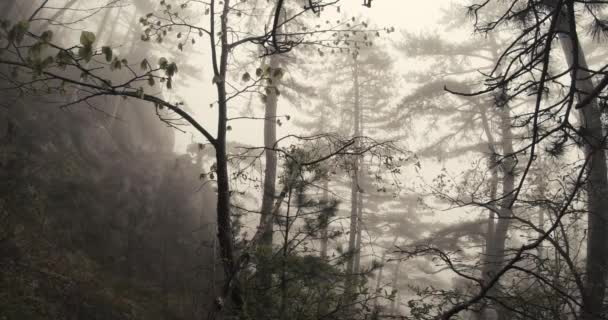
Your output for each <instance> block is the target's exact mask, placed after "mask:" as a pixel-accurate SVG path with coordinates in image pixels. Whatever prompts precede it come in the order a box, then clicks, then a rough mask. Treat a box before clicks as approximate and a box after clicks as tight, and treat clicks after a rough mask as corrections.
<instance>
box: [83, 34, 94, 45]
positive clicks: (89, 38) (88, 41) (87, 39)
mask: <svg viewBox="0 0 608 320" xmlns="http://www.w3.org/2000/svg"><path fill="white" fill-rule="evenodd" d="M94 42H95V34H94V33H93V32H90V31H83V32H82V33H81V34H80V44H82V45H83V46H85V47H87V46H88V47H90V46H92V45H93V43H94Z"/></svg>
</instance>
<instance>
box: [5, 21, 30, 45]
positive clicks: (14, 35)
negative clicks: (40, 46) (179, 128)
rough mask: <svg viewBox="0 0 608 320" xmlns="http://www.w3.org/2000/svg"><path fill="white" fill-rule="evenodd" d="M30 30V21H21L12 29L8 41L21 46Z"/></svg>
mask: <svg viewBox="0 0 608 320" xmlns="http://www.w3.org/2000/svg"><path fill="white" fill-rule="evenodd" d="M29 28H30V23H29V22H28V21H20V22H18V23H17V24H15V25H14V26H13V28H11V30H10V31H9V33H8V40H9V41H10V42H15V43H17V44H20V43H21V41H23V38H25V34H26V33H27V31H28V30H29Z"/></svg>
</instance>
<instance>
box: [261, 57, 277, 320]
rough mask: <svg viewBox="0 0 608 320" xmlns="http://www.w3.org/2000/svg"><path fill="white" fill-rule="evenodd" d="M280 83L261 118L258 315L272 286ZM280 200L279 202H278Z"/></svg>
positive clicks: (270, 90) (271, 87)
mask: <svg viewBox="0 0 608 320" xmlns="http://www.w3.org/2000/svg"><path fill="white" fill-rule="evenodd" d="M269 65H270V68H271V72H270V74H271V75H272V73H273V72H272V70H274V69H276V68H278V67H279V57H278V56H277V55H272V56H271V57H270V63H269ZM279 84H280V79H279V77H276V78H273V79H272V83H270V84H268V85H267V87H266V88H267V90H266V112H265V119H264V147H265V148H266V150H265V157H266V169H265V171H264V191H263V196H262V209H261V215H260V223H259V226H258V228H260V229H261V230H259V232H261V237H260V241H259V243H258V245H259V247H260V248H261V249H262V251H261V252H262V254H261V255H260V256H259V261H258V272H257V274H256V276H257V282H258V283H257V286H258V289H259V290H260V292H261V293H260V295H261V296H260V297H261V300H262V301H261V304H262V306H261V308H260V311H261V312H267V311H268V310H270V308H271V307H272V299H271V298H272V292H270V291H269V290H268V289H269V288H271V287H272V271H271V269H270V268H269V267H268V266H269V265H270V263H271V261H270V260H271V259H272V256H273V253H272V242H273V241H272V240H273V239H272V238H273V227H274V220H275V219H274V218H275V217H274V214H273V211H274V210H273V209H274V202H275V199H276V198H277V197H276V179H277V154H276V152H275V151H274V150H273V149H274V148H276V143H277V101H278V94H277V89H278V87H279ZM280 201H282V200H280Z"/></svg>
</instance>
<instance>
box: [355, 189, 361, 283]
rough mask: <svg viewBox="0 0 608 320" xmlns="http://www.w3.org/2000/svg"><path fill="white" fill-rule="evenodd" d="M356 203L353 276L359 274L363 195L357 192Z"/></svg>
mask: <svg viewBox="0 0 608 320" xmlns="http://www.w3.org/2000/svg"><path fill="white" fill-rule="evenodd" d="M357 201H358V202H357V240H356V243H355V265H354V267H353V273H354V274H359V272H360V269H361V268H360V267H361V237H362V235H363V194H362V193H361V192H359V197H358V199H357Z"/></svg>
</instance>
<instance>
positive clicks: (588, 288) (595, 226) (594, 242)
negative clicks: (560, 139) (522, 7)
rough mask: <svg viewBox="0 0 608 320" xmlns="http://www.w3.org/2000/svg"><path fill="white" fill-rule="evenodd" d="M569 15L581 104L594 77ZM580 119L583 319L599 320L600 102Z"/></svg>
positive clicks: (603, 228) (604, 217) (566, 42)
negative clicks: (584, 163) (584, 167)
mask: <svg viewBox="0 0 608 320" xmlns="http://www.w3.org/2000/svg"><path fill="white" fill-rule="evenodd" d="M568 7H569V10H568V11H569V12H562V13H561V14H560V17H559V19H560V20H559V23H558V24H557V25H558V30H557V31H558V36H559V40H560V44H561V47H562V50H563V52H564V55H565V57H566V61H567V63H568V67H570V68H573V72H575V73H576V76H575V86H576V90H577V93H578V97H577V98H578V101H582V100H583V99H585V98H586V97H587V95H588V94H589V93H590V92H592V91H593V89H594V85H593V81H592V78H591V75H590V74H589V72H588V71H587V69H588V66H587V61H586V59H585V54H584V52H583V51H582V48H581V47H580V44H579V43H578V40H577V39H578V36H577V31H576V26H575V21H573V20H572V19H571V18H570V17H572V16H573V14H574V13H573V11H574V9H573V4H571V3H570V4H569V5H568ZM579 118H580V120H581V122H582V128H583V129H582V130H581V131H582V132H584V140H583V141H584V143H585V145H584V153H585V157H586V158H587V159H589V162H590V164H589V169H588V173H587V180H586V185H585V189H586V191H587V202H588V204H587V206H588V207H587V209H588V212H589V213H588V220H587V223H588V226H587V230H588V231H587V235H588V240H587V264H586V275H587V276H586V283H585V292H583V306H582V308H581V317H582V319H584V320H590V319H598V318H599V317H600V316H601V315H600V313H601V311H602V306H603V301H604V296H605V284H606V280H607V274H606V272H607V271H608V252H607V247H608V224H607V221H608V197H606V194H607V191H608V178H607V169H606V154H605V152H604V151H603V140H604V132H603V129H602V123H601V112H600V108H599V105H598V100H597V98H595V99H592V100H591V101H590V103H589V104H588V105H586V106H584V107H583V108H581V109H580V112H579Z"/></svg>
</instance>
